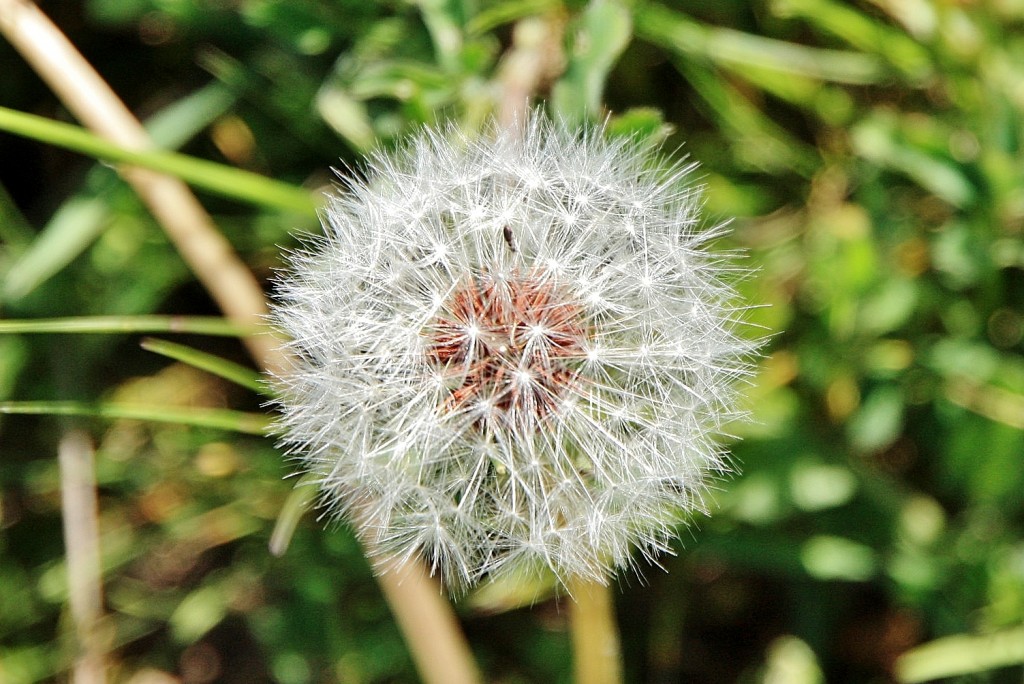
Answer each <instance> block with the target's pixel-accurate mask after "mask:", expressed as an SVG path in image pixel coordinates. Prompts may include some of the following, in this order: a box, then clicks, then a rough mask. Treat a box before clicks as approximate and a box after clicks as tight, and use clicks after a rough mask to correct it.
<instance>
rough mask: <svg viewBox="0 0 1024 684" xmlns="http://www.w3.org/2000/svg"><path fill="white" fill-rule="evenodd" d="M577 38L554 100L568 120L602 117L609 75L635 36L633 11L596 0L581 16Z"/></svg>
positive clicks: (603, 0) (602, 0)
mask: <svg viewBox="0 0 1024 684" xmlns="http://www.w3.org/2000/svg"><path fill="white" fill-rule="evenodd" d="M574 35H575V40H574V44H573V48H572V53H571V55H570V57H569V65H568V68H567V69H566V71H565V75H564V76H563V77H562V78H561V79H560V80H559V81H558V83H556V84H555V87H554V89H553V90H552V93H551V99H552V102H553V104H554V108H555V111H556V112H557V113H558V114H560V115H561V116H562V117H564V118H565V119H566V120H567V121H582V120H584V119H585V118H587V117H596V116H600V111H601V100H602V96H603V95H604V85H605V82H606V81H607V80H608V73H609V72H610V71H611V70H612V67H613V66H615V62H616V61H617V60H618V59H619V56H620V55H622V51H623V50H625V49H626V46H627V45H629V41H630V38H631V37H632V35H633V27H632V19H631V17H630V14H629V10H627V9H626V8H625V7H624V6H623V5H622V4H620V3H618V2H615V1H614V0H596V1H595V2H592V3H590V4H589V5H588V6H587V9H586V10H585V11H584V12H583V14H582V15H581V16H580V18H579V21H578V25H577V26H576V30H575V31H574Z"/></svg>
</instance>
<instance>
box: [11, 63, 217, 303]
mask: <svg viewBox="0 0 1024 684" xmlns="http://www.w3.org/2000/svg"><path fill="white" fill-rule="evenodd" d="M234 102H235V97H234V95H232V94H231V92H230V91H228V90H227V88H225V87H224V86H223V85H221V84H220V83H213V84H211V85H208V86H206V87H204V88H200V89H199V90H197V91H195V92H194V93H191V94H189V95H187V96H185V97H183V98H181V99H180V100H177V101H176V102H174V103H173V104H171V105H169V106H167V107H165V108H164V109H162V110H160V111H159V112H157V113H156V114H154V115H153V116H151V117H150V118H149V119H148V120H147V121H146V122H145V127H146V130H147V131H148V132H149V134H150V135H151V136H152V138H153V142H155V143H156V145H157V146H158V147H161V148H167V149H176V148H178V147H180V146H181V145H184V144H185V143H186V142H188V141H189V140H190V139H192V138H193V137H194V136H195V135H196V134H197V133H198V132H199V131H201V130H202V129H204V128H206V127H207V126H209V125H210V123H211V122H213V121H214V120H215V119H216V118H217V117H218V116H221V115H222V114H223V113H224V112H225V111H227V110H228V108H230V107H231V105H232V104H233V103H234ZM127 192H129V190H128V189H127V188H126V187H125V186H124V184H123V183H120V182H119V181H118V179H117V178H116V175H115V174H114V173H113V172H112V171H111V169H109V168H107V167H106V166H102V165H97V166H96V167H94V168H92V169H90V170H89V173H88V175H87V176H86V180H85V182H84V183H83V184H82V189H81V190H80V191H79V192H78V193H77V194H76V195H75V196H73V197H71V198H70V199H68V200H67V201H65V202H64V203H63V204H61V206H60V207H58V208H57V211H56V212H55V213H54V214H53V216H52V217H51V218H50V220H49V221H48V222H47V224H46V226H44V227H43V229H42V231H40V232H39V235H38V236H33V237H34V239H33V240H32V242H31V244H29V245H28V246H27V248H26V249H25V250H24V251H23V252H22V253H20V254H19V255H18V259H17V261H15V262H14V263H13V264H11V267H10V269H9V270H8V271H7V273H6V274H5V275H4V277H3V296H4V298H5V299H7V300H8V301H16V300H18V299H21V298H22V297H24V296H25V295H27V294H29V293H30V292H32V291H33V290H34V289H35V288H37V287H38V286H39V285H41V284H42V283H44V282H45V281H46V280H48V279H49V278H51V277H53V276H54V275H55V274H57V273H59V272H60V271H61V270H62V269H63V268H64V267H66V266H67V265H68V264H70V263H71V262H72V261H73V260H74V259H76V258H77V257H78V256H79V255H80V254H82V252H84V251H85V250H86V249H88V248H89V246H90V245H92V244H93V242H95V241H96V239H97V238H98V237H99V236H100V235H101V234H102V233H103V231H104V230H106V228H107V226H108V225H110V222H111V221H112V220H113V218H114V215H113V213H112V211H111V209H110V207H111V206H112V205H113V204H116V203H117V198H118V197H119V196H120V194H121V193H127Z"/></svg>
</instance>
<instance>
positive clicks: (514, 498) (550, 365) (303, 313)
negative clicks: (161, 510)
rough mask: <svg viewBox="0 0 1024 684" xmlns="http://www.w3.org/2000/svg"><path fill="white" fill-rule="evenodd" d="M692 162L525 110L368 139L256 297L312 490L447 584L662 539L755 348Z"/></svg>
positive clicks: (710, 470) (582, 564)
mask: <svg viewBox="0 0 1024 684" xmlns="http://www.w3.org/2000/svg"><path fill="white" fill-rule="evenodd" d="M691 169H692V167H691V166H680V165H670V164H665V163H664V162H661V161H660V160H659V159H657V158H656V157H655V155H654V154H653V152H652V150H651V149H650V148H649V147H647V146H644V145H643V144H641V143H639V142H636V141H632V140H624V139H618V140H609V139H607V138H606V137H605V135H604V131H603V130H602V129H601V128H600V127H594V128H590V129H585V130H573V129H570V128H568V127H566V126H563V125H560V124H553V123H550V122H548V121H547V120H546V119H544V118H543V117H542V116H541V115H534V116H532V117H531V119H530V120H529V121H528V122H527V124H526V126H525V128H524V130H522V131H518V132H508V131H501V130H495V131H493V132H492V133H490V134H489V135H487V136H485V137H484V138H482V139H468V138H466V137H465V136H460V135H459V134H457V132H455V131H454V130H448V131H431V130H427V131H424V132H423V133H421V134H419V136H418V137H416V138H414V139H412V140H411V141H410V142H408V143H407V145H406V146H405V147H404V148H403V149H401V150H399V151H397V152H394V153H380V154H377V155H376V156H374V157H373V158H371V160H370V161H369V163H368V166H367V168H366V177H365V180H349V181H348V182H347V185H348V187H347V188H346V192H345V193H344V194H342V195H340V196H337V197H334V198H332V200H331V203H330V205H329V206H328V208H327V209H326V211H325V223H326V235H325V236H324V237H323V238H321V239H317V240H315V241H313V242H312V243H311V244H310V245H308V246H307V247H306V248H305V249H304V250H302V251H299V252H297V253H295V254H293V255H292V258H291V264H290V268H289V269H288V271H287V272H286V273H285V274H284V275H283V276H282V277H281V278H280V279H279V282H278V283H277V285H278V295H277V302H276V306H275V309H274V314H273V317H274V321H275V322H276V324H277V325H278V326H279V327H280V328H281V329H283V331H285V332H286V333H287V334H288V335H289V336H290V337H291V339H292V340H293V341H292V342H291V343H290V346H291V349H292V351H293V352H294V358H295V359H296V360H295V362H294V365H293V367H292V368H290V369H289V370H287V371H285V372H282V373H280V374H279V375H278V377H277V378H276V379H275V380H276V384H277V388H278V390H279V394H280V397H281V398H280V400H279V405H280V409H281V413H282V417H281V427H282V429H283V433H284V435H285V437H284V441H285V443H286V444H287V445H288V447H289V448H290V449H291V451H292V453H294V454H295V455H297V457H298V458H299V459H300V460H301V462H302V464H303V468H304V469H305V470H308V471H309V472H312V473H314V474H315V475H316V477H317V479H318V480H319V484H320V487H321V489H322V491H323V493H324V500H325V501H326V503H327V504H328V507H329V510H330V511H331V512H332V513H336V514H338V515H341V516H345V517H348V518H349V519H350V520H351V521H352V522H353V523H354V524H355V525H356V526H357V528H358V529H359V531H360V533H361V535H363V536H364V538H366V539H368V540H369V541H370V542H371V544H370V546H371V548H373V549H375V550H377V551H378V552H379V553H382V554H385V555H387V556H389V557H391V558H396V559H399V560H401V559H407V558H410V557H414V556H421V557H422V558H424V559H425V560H426V561H427V563H428V564H429V565H430V566H431V568H432V569H433V570H434V571H436V572H440V573H441V574H442V575H443V576H444V577H445V578H446V579H447V580H448V582H449V583H450V585H451V586H452V587H464V586H468V585H470V584H473V583H475V582H477V581H479V580H480V579H482V578H484V577H494V576H497V575H499V574H502V573H506V572H511V571H514V572H519V571H524V570H525V571H539V570H542V569H544V568H547V569H549V570H550V571H552V572H553V573H554V574H555V575H556V576H557V577H558V578H559V579H560V580H562V581H563V582H564V581H566V580H568V579H569V578H571V577H580V578H584V579H591V580H598V581H607V578H608V576H609V574H610V572H611V571H612V570H613V569H615V568H617V567H621V566H627V565H630V564H631V563H632V562H633V560H632V559H633V552H634V550H636V549H638V550H639V551H640V552H641V553H643V554H645V555H648V556H654V555H655V554H657V553H659V552H661V551H664V550H665V549H666V545H667V544H668V542H669V540H671V539H672V538H673V537H674V535H675V526H676V525H677V524H678V523H679V521H680V520H682V519H683V518H684V517H685V516H687V515H688V514H689V513H691V512H692V511H694V510H700V509H702V498H703V494H704V493H705V492H706V489H707V486H708V482H709V478H710V477H712V476H714V475H715V474H716V473H721V472H722V471H724V470H725V469H726V466H725V463H724V455H723V452H722V450H721V447H720V446H719V445H718V444H717V441H716V440H717V437H718V436H719V432H720V429H721V425H722V423H723V421H724V420H725V419H726V418H729V417H732V416H733V415H734V410H733V405H734V389H733V386H734V384H735V380H736V378H737V377H738V376H741V375H743V374H745V373H746V372H747V370H748V362H747V361H746V360H745V359H747V358H748V357H749V355H750V353H751V351H752V350H753V347H754V346H756V345H755V344H753V343H751V342H748V341H744V340H743V339H741V338H740V337H738V336H737V335H736V331H735V329H736V327H737V324H738V318H739V315H740V313H741V312H742V307H737V306H736V305H735V304H734V303H733V302H734V300H735V295H734V292H733V290H732V289H731V288H730V287H729V286H728V285H727V284H726V283H725V282H724V281H723V275H724V274H725V273H726V272H727V271H729V270H731V269H733V267H732V266H730V262H729V261H728V260H724V259H722V258H720V257H716V256H714V255H712V254H710V253H708V252H707V251H706V243H707V242H708V241H709V240H711V239H712V238H714V237H717V236H718V235H719V234H720V233H721V231H720V230H715V229H710V230H708V229H702V227H701V225H700V218H699V208H700V200H699V193H698V191H697V190H696V189H694V187H692V186H688V185H686V184H685V180H686V178H685V177H686V175H687V174H688V173H689V172H690V170H691Z"/></svg>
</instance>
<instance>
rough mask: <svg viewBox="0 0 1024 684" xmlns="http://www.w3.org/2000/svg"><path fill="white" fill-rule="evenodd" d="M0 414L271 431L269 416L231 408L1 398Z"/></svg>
mask: <svg viewBox="0 0 1024 684" xmlns="http://www.w3.org/2000/svg"><path fill="white" fill-rule="evenodd" d="M0 414H8V415H48V416H89V417H93V418H111V419H125V420H145V421H151V422H155V423H178V424H180V425H191V426H193V427H208V428H216V429H219V430H228V431H230V432H241V433H243V434H249V435H269V434H271V431H272V430H271V418H270V416H267V415H264V414H262V413H247V412H244V411H233V410H231V409H215V408H198V407H181V406H151V405H143V404H125V403H108V402H94V403H90V402H80V401H4V402H0Z"/></svg>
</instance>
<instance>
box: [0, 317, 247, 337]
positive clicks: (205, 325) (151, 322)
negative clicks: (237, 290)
mask: <svg viewBox="0 0 1024 684" xmlns="http://www.w3.org/2000/svg"><path fill="white" fill-rule="evenodd" d="M256 332H259V330H258V329H256V328H251V327H248V326H243V325H239V324H237V323H233V322H231V321H229V320H227V319H225V318H218V317H216V316H73V317H68V318H38V319H11V320H6V321H5V320H0V334H3V333H7V334H22V333H101V334H116V333H190V334H195V335H213V336H216V337H244V336H246V335H252V334H254V333H256Z"/></svg>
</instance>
